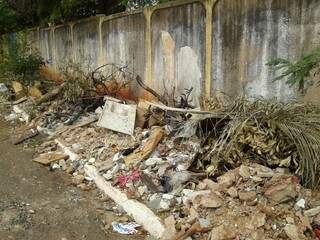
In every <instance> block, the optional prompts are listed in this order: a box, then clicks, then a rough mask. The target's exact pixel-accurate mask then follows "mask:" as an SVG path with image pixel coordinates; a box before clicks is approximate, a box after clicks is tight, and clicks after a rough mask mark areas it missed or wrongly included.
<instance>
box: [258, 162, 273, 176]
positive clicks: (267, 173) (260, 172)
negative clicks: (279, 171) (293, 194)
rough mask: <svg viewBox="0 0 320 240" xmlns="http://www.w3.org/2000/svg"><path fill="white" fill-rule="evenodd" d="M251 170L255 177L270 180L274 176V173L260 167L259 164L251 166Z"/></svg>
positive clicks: (269, 169) (264, 167)
mask: <svg viewBox="0 0 320 240" xmlns="http://www.w3.org/2000/svg"><path fill="white" fill-rule="evenodd" d="M253 168H254V171H255V172H256V175H257V177H261V178H271V177H273V176H274V171H273V170H272V169H271V168H268V167H266V166H262V165H260V164H253Z"/></svg>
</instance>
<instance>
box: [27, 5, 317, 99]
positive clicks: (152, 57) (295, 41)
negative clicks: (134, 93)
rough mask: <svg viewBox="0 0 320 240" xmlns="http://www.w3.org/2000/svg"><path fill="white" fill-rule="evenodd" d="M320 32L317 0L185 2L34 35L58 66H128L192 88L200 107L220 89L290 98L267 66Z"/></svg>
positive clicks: (153, 80) (147, 77)
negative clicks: (110, 64) (203, 101)
mask: <svg viewBox="0 0 320 240" xmlns="http://www.w3.org/2000/svg"><path fill="white" fill-rule="evenodd" d="M319 34H320V3H319V2H318V0H204V1H200V0H199V1H197V0H182V1H176V2H169V3H167V4H163V5H158V6H155V7H148V8H146V9H143V10H142V11H136V12H132V13H121V14H116V15H112V16H96V17H92V18H88V19H85V20H81V21H79V22H74V23H69V24H67V25H65V26H53V27H50V28H48V29H34V30H32V31H31V33H30V34H29V35H30V38H32V41H33V42H34V45H35V46H38V49H39V50H40V52H41V54H42V56H43V57H44V58H45V59H46V60H48V61H49V62H50V63H51V66H52V67H53V68H55V69H59V66H60V65H65V63H66V61H69V60H73V61H76V62H79V63H81V64H83V66H84V68H87V69H88V70H92V69H94V68H96V67H98V66H100V65H102V64H105V63H116V64H121V65H127V66H128V67H129V69H130V70H132V71H134V72H135V73H137V74H139V75H140V76H141V77H142V78H143V80H144V81H145V82H146V83H147V84H149V85H150V86H151V87H153V88H155V89H156V90H158V91H159V92H161V93H164V94H167V95H175V96H177V95H179V94H180V93H182V92H183V91H184V89H185V88H190V87H193V88H194V90H193V93H194V96H193V101H194V103H195V104H198V103H199V98H200V97H201V96H210V95H217V94H221V93H223V94H227V95H230V96H236V95H239V94H246V95H247V96H249V97H259V96H262V97H266V98H277V99H279V100H288V99H290V98H291V97H293V96H294V90H293V89H290V88H289V87H288V86H287V85H286V84H285V83H284V82H280V81H279V82H273V81H272V79H273V78H274V77H275V76H276V73H275V72H274V71H273V70H271V69H270V68H269V67H267V66H266V63H267V62H268V61H270V60H272V59H274V58H276V57H284V58H290V59H293V60H294V59H297V58H299V57H300V56H301V55H302V54H303V53H306V52H309V51H310V50H312V49H315V48H317V47H319V46H320V38H319ZM132 87H133V88H134V89H135V90H136V89H137V86H132Z"/></svg>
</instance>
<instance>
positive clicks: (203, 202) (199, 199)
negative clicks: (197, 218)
mask: <svg viewBox="0 0 320 240" xmlns="http://www.w3.org/2000/svg"><path fill="white" fill-rule="evenodd" d="M193 203H194V205H196V206H201V207H205V208H218V207H221V205H222V204H223V200H222V199H221V198H220V197H219V196H218V195H217V194H214V193H210V194H203V195H198V196H196V197H195V199H194V200H193Z"/></svg>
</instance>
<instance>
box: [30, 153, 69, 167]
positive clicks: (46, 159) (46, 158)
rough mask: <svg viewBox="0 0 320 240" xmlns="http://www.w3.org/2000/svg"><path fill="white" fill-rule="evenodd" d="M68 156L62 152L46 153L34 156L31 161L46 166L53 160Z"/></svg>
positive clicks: (64, 158) (63, 158) (65, 158)
mask: <svg viewBox="0 0 320 240" xmlns="http://www.w3.org/2000/svg"><path fill="white" fill-rule="evenodd" d="M68 158H69V156H68V155H66V154H62V153H47V154H43V155H40V156H39V157H37V158H34V159H33V161H34V162H37V163H40V164H42V165H45V166H48V165H50V164H51V163H53V162H57V161H59V160H67V159H68Z"/></svg>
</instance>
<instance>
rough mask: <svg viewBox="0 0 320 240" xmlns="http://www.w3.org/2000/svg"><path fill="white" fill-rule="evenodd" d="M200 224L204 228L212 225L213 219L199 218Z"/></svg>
mask: <svg viewBox="0 0 320 240" xmlns="http://www.w3.org/2000/svg"><path fill="white" fill-rule="evenodd" d="M198 220H199V224H200V226H201V227H202V228H209V227H210V225H211V221H210V219H206V218H199V219H198Z"/></svg>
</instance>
